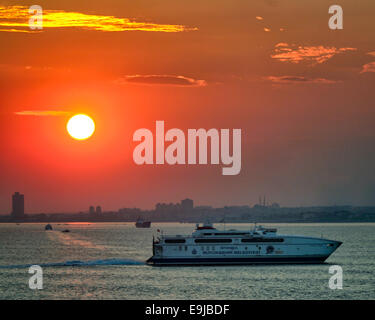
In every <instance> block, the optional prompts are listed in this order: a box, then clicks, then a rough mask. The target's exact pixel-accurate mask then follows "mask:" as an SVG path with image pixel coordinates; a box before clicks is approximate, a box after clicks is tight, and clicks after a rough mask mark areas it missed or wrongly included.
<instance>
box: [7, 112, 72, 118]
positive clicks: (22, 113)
mask: <svg viewBox="0 0 375 320" xmlns="http://www.w3.org/2000/svg"><path fill="white" fill-rule="evenodd" d="M14 114H16V115H18V116H43V117H45V116H66V115H68V114H70V112H68V111H55V110H44V111H39V110H29V111H17V112H14Z"/></svg>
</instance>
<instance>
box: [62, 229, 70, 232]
mask: <svg viewBox="0 0 375 320" xmlns="http://www.w3.org/2000/svg"><path fill="white" fill-rule="evenodd" d="M61 232H70V230H69V229H65V230H63V231H61Z"/></svg>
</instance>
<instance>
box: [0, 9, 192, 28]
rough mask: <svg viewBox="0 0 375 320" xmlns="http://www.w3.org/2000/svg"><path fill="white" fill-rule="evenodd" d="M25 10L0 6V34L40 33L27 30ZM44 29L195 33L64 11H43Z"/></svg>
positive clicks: (27, 10) (168, 26) (147, 23)
mask: <svg viewBox="0 0 375 320" xmlns="http://www.w3.org/2000/svg"><path fill="white" fill-rule="evenodd" d="M29 18H30V14H29V8H28V7H26V6H0V31H5V32H30V33H32V32H40V31H41V30H36V31H33V30H30V29H29ZM48 28H76V29H84V30H95V31H106V32H116V31H117V32H118V31H153V32H183V31H192V30H198V28H195V27H194V28H189V27H186V26H183V25H177V24H157V23H151V22H137V21H132V20H130V19H128V18H119V17H115V16H105V15H93V14H85V13H81V12H69V11H64V10H43V30H44V29H48Z"/></svg>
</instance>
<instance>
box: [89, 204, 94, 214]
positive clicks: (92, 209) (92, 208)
mask: <svg viewBox="0 0 375 320" xmlns="http://www.w3.org/2000/svg"><path fill="white" fill-rule="evenodd" d="M89 214H90V215H95V208H94V206H90V208H89Z"/></svg>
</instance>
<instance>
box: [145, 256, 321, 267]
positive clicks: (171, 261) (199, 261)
mask: <svg viewBox="0 0 375 320" xmlns="http://www.w3.org/2000/svg"><path fill="white" fill-rule="evenodd" d="M327 258H328V256H310V257H269V258H265V257H247V258H167V259H165V258H164V259H163V258H161V259H160V258H154V257H151V258H150V259H148V260H147V264H152V265H222V264H227V265H230V264H277V263H306V264H308V263H323V262H324V261H325V260H326V259H327Z"/></svg>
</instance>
